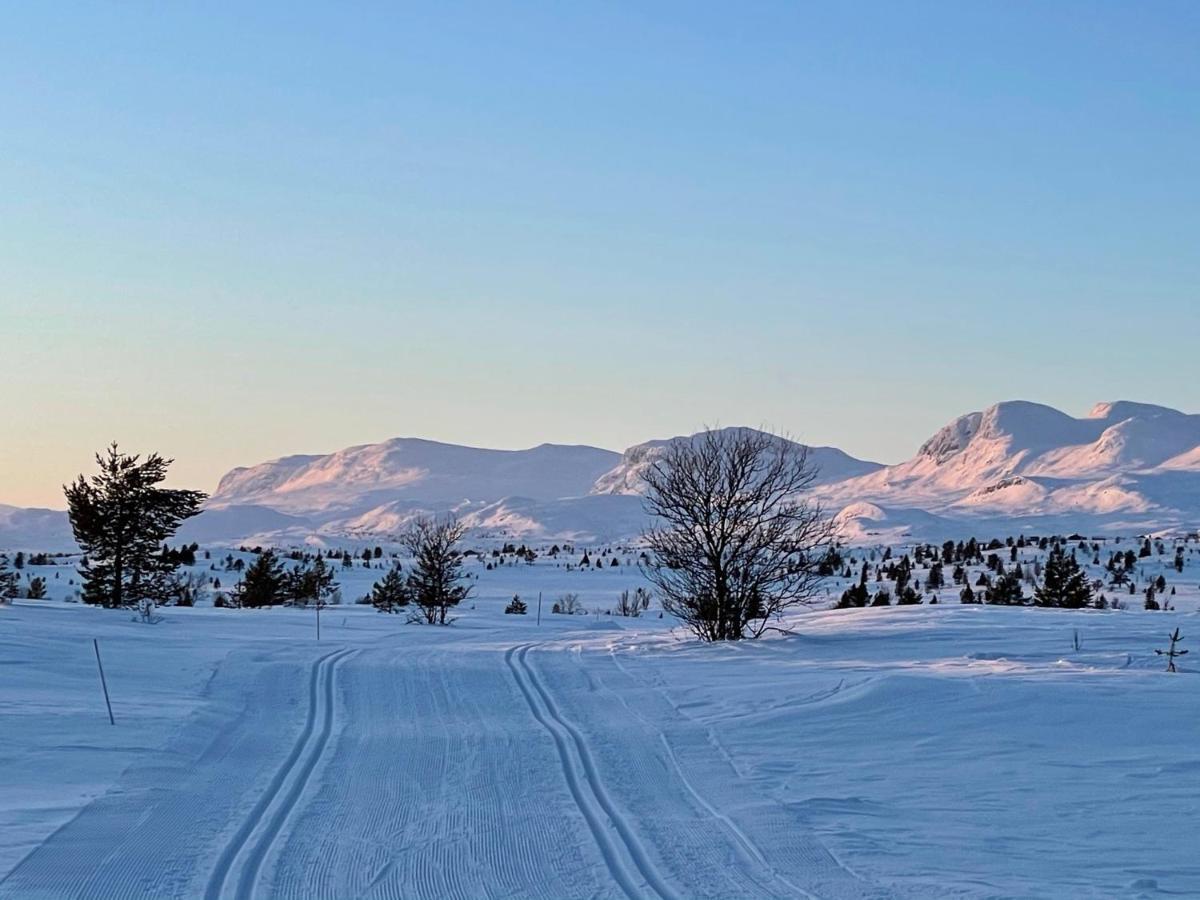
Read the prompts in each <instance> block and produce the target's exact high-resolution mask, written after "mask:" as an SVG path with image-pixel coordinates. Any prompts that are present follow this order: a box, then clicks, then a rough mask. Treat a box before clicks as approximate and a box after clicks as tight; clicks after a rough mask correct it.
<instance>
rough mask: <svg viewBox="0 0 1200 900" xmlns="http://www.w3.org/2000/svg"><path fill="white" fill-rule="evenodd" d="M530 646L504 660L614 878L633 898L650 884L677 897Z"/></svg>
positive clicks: (643, 893)
mask: <svg viewBox="0 0 1200 900" xmlns="http://www.w3.org/2000/svg"><path fill="white" fill-rule="evenodd" d="M530 646H532V645H529V644H526V645H523V646H518V647H513V648H512V649H510V650H509V651H508V652H507V653H506V654H505V656H504V659H505V661H506V662H507V663H508V665H509V668H511V669H512V671H513V675H514V677H515V678H516V680H517V685H518V687H520V689H521V693H522V694H523V695H524V696H525V701H526V702H527V703H528V704H529V709H530V711H531V712H532V713H533V717H534V718H535V719H537V721H538V722H539V723H540V724H541V725H542V727H543V728H545V729H546V730H547V731H548V732H550V736H551V737H552V738H553V739H554V743H555V745H556V747H557V748H558V756H559V760H560V761H561V763H562V768H563V774H564V775H565V776H566V780H567V787H568V788H569V789H570V791H571V796H572V797H573V798H574V799H575V803H576V804H577V805H578V807H579V811H580V812H581V813H582V814H583V817H584V820H585V821H586V822H587V824H588V828H589V829H590V830H591V832H592V836H593V837H594V838H595V840H596V844H597V846H598V847H599V849H600V854H601V856H603V857H604V862H605V864H606V865H607V866H608V869H609V871H610V872H611V873H612V876H613V879H614V880H615V881H616V882H617V884H618V885H620V887H621V890H622V891H624V892H625V894H626V896H628V897H630V898H631V900H637V898H641V897H645V896H646V888H647V887H648V888H649V889H650V890H651V891H653V892H654V893H655V894H657V895H658V896H659V897H661V898H663V900H674V898H675V897H676V893H675V891H674V890H672V889H671V887H670V886H669V885H668V884H667V882H666V880H665V879H664V878H663V877H662V875H661V874H660V873H659V872H658V870H657V869H656V868H655V866H654V863H653V861H652V860H651V859H650V857H649V855H648V854H647V852H646V849H645V848H644V847H643V846H642V844H641V841H639V840H638V838H637V835H635V834H634V832H633V829H632V828H631V827H630V826H629V823H628V822H626V821H625V819H624V818H623V817H622V816H621V814H620V813H619V812H618V811H617V810H616V808H615V807H614V806H613V803H612V801H611V800H610V799H609V797H608V793H607V792H606V791H605V789H604V783H603V779H602V778H601V777H600V773H599V771H598V770H597V768H596V764H595V761H594V760H593V759H592V755H591V752H590V751H589V750H588V746H587V741H586V739H585V738H584V736H583V735H582V734H581V733H580V732H579V730H578V729H577V728H575V726H574V725H572V724H571V723H570V722H568V721H567V720H566V719H564V718H563V717H562V715H561V714H560V713H559V711H558V708H557V707H556V706H555V704H554V701H553V700H552V699H550V694H549V693H548V692H547V691H546V689H545V687H543V685H542V683H541V681H540V680H539V679H538V676H537V674H536V672H535V671H534V669H533V667H532V666H530V665H529V662H528V661H527V660H526V658H525V657H526V655H527V654H528V653H529V649H530ZM580 770H582V773H583V778H582V779H580V777H579V772H580ZM605 818H607V820H608V823H611V826H612V830H614V831H616V833H617V836H618V838H619V842H618V841H614V840H613V839H612V837H611V835H610V833H609V828H608V827H607V825H606V822H605ZM622 850H623V851H624V852H623V853H622ZM624 857H628V859H629V861H630V862H631V863H632V865H633V867H634V868H635V869H636V870H637V872H638V874H639V875H640V876H641V880H642V882H643V883H642V884H639V883H638V881H637V879H636V878H635V877H634V876H633V874H632V873H631V872H630V870H629V867H628V866H627V865H626V863H625V859H624Z"/></svg>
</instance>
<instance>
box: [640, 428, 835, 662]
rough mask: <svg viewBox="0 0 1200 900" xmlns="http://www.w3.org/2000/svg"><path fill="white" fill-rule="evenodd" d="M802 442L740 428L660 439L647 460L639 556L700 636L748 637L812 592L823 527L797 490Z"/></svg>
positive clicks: (828, 537)
mask: <svg viewBox="0 0 1200 900" xmlns="http://www.w3.org/2000/svg"><path fill="white" fill-rule="evenodd" d="M816 475H817V472H816V470H815V468H814V467H813V466H812V465H811V464H810V462H809V459H808V452H807V449H806V448H804V447H803V446H801V445H798V444H794V443H792V442H791V441H789V440H786V439H785V438H783V437H780V436H778V435H774V434H768V433H765V432H762V431H754V430H751V429H744V428H736V429H735V428H728V429H709V430H706V431H703V432H701V433H700V434H698V435H696V436H694V437H693V438H691V439H689V440H681V441H675V442H673V443H671V444H668V445H667V446H666V448H665V449H664V450H663V452H662V454H661V455H660V456H658V457H657V458H656V459H655V460H654V461H653V462H652V463H651V464H650V466H649V467H648V469H647V471H646V473H645V475H644V476H643V477H644V480H645V485H646V494H645V506H646V511H647V512H648V513H649V514H650V515H651V516H652V517H653V524H652V525H651V526H650V527H649V528H648V529H647V530H646V531H645V532H644V533H643V538H644V539H645V542H646V544H647V545H648V549H649V552H648V553H647V554H646V555H645V557H644V559H643V561H642V570H643V572H644V573H645V575H646V577H647V578H648V579H649V580H650V581H651V583H653V584H654V586H655V587H656V588H657V589H658V592H659V596H660V599H661V603H662V607H663V609H664V610H666V611H667V612H669V613H671V614H673V615H675V616H676V617H678V618H679V619H680V620H681V621H682V622H683V623H684V624H685V625H686V626H687V627H688V628H689V629H691V631H692V632H693V633H695V635H696V636H697V637H699V638H700V639H701V640H705V641H732V640H740V639H741V638H746V637H750V638H756V637H759V636H761V635H762V634H763V632H764V631H766V630H768V628H772V627H775V626H774V625H773V623H774V622H775V621H777V620H778V618H779V617H780V615H781V614H782V613H783V612H784V611H785V610H787V609H789V608H791V607H794V606H797V605H800V604H804V603H807V602H809V601H810V600H812V599H813V598H815V597H816V595H817V590H818V588H819V585H820V582H821V577H820V575H819V574H818V565H819V563H820V561H821V558H822V557H823V556H824V555H825V554H826V552H828V550H829V547H830V545H831V543H832V540H833V533H834V532H833V525H832V523H831V522H830V521H829V520H828V519H827V518H825V516H824V515H823V514H822V512H821V508H820V506H819V505H818V504H817V503H815V502H812V501H810V500H807V499H805V497H804V495H805V494H806V493H807V491H808V489H809V488H810V487H811V486H812V483H813V480H814V479H815V478H816Z"/></svg>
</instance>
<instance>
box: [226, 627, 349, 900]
mask: <svg viewBox="0 0 1200 900" xmlns="http://www.w3.org/2000/svg"><path fill="white" fill-rule="evenodd" d="M354 652H355V651H352V650H336V651H334V652H333V653H328V654H326V655H325V656H322V657H321V658H320V659H318V660H317V661H316V662H315V663H314V664H313V667H312V674H311V677H310V680H309V706H308V718H307V720H306V722H305V725H304V730H303V731H302V732H301V734H300V737H299V738H298V739H297V740H296V743H295V745H294V746H293V747H292V752H291V753H289V754H288V757H287V759H286V760H284V763H283V765H282V766H280V768H279V770H278V771H277V772H276V773H275V775H274V777H273V778H272V779H271V781H270V783H269V784H268V785H267V788H266V790H265V791H264V792H263V795H262V796H261V797H260V798H259V799H258V802H257V803H255V805H254V807H253V808H252V809H251V811H250V814H249V816H248V817H247V818H246V819H245V821H244V822H243V823H242V825H241V826H240V827H239V828H238V830H237V831H236V832H235V833H234V835H233V838H232V839H231V840H230V841H229V843H227V844H226V845H225V849H224V850H222V851H221V855H220V857H218V859H217V864H216V866H215V867H214V869H213V871H212V874H211V875H210V876H209V881H208V887H207V889H206V890H205V892H204V897H205V900H220V898H222V897H225V896H228V894H227V893H226V886H227V883H228V882H229V880H230V876H231V875H232V874H233V873H234V871H235V869H237V868H238V863H239V859H240V858H241V857H242V856H243V854H244V851H246V848H247V847H249V853H248V855H246V856H245V859H244V860H243V861H242V862H241V871H240V873H239V876H238V879H237V886H236V891H235V894H234V895H235V896H237V897H251V896H253V894H254V883H255V881H256V880H257V878H258V874H259V872H260V871H261V869H262V865H263V862H264V861H265V859H266V857H267V856H268V855H269V854H270V852H271V849H272V847H273V846H274V844H275V842H276V840H277V839H278V837H279V833H280V831H281V830H282V828H283V825H284V823H285V822H286V821H287V819H288V817H289V816H290V814H291V813H292V811H293V810H294V809H295V807H296V804H297V803H298V801H299V799H300V797H301V796H302V795H303V793H304V788H305V786H306V785H307V783H308V781H309V778H310V777H311V776H312V773H313V770H314V769H315V768H316V766H317V763H318V761H319V760H320V758H321V755H322V753H323V751H324V749H325V745H326V744H327V743H328V742H329V735H330V733H331V731H332V729H333V704H334V696H333V685H334V674H335V670H336V669H337V667H338V666H339V665H340V664H341V662H342V661H343V660H345V659H346V657H348V656H350V655H352V654H353V653H354ZM322 699H323V702H322ZM318 719H320V720H321V722H322V724H321V730H320V732H319V734H317V736H316V738H315V739H314V738H313V732H314V731H316V730H317V721H318ZM306 751H307V755H306ZM302 758H303V762H301V759H302ZM298 765H299V768H297V766H298ZM289 781H290V782H291V783H290V785H289V784H288V782H289ZM285 788H286V790H285ZM281 791H284V793H283V797H282V801H281V803H280V804H279V805H276V801H277V800H279V799H280V792H281ZM272 806H275V807H276V808H275V810H274V812H273V813H272V814H271V815H269V816H268V813H269V812H270V811H271V807H272ZM264 820H265V821H266V823H267V824H266V827H265V830H264V831H263V833H262V834H261V835H259V836H258V838H257V839H254V834H255V832H256V831H258V830H259V827H260V825H262V823H263V822H264Z"/></svg>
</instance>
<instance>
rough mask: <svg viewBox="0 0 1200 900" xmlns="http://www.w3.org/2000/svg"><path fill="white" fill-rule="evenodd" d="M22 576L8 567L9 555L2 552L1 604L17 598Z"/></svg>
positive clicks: (0, 574) (0, 573) (0, 567)
mask: <svg viewBox="0 0 1200 900" xmlns="http://www.w3.org/2000/svg"><path fill="white" fill-rule="evenodd" d="M18 578H20V576H19V575H18V574H17V573H16V572H15V571H14V570H12V569H10V568H9V567H8V557H7V556H5V555H4V554H3V553H0V606H2V605H3V604H5V603H9V602H11V601H12V600H14V599H16V596H17V579H18Z"/></svg>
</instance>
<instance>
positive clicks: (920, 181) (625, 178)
mask: <svg viewBox="0 0 1200 900" xmlns="http://www.w3.org/2000/svg"><path fill="white" fill-rule="evenodd" d="M250 6H252V5H251V4H203V5H202V4H157V5H155V4H148V3H146V4H136V3H135V4H94V5H88V4H69V5H65V6H61V7H58V8H57V9H51V8H49V7H50V5H49V4H32V5H28V8H26V9H23V10H18V9H14V8H9V9H6V10H5V11H4V12H3V13H0V79H2V83H3V85H4V88H3V90H0V385H2V386H3V391H4V395H5V401H4V409H5V414H4V421H5V423H6V427H5V428H4V430H3V440H0V502H9V503H19V504H46V505H53V506H61V505H62V504H61V498H60V494H59V486H60V485H61V483H62V482H64V481H66V480H68V479H69V478H71V477H72V476H73V475H74V474H75V473H77V472H78V471H80V470H81V469H83V468H85V467H87V465H88V463H89V460H90V456H91V453H92V452H93V451H94V450H96V449H98V448H99V447H100V446H102V445H103V444H105V443H107V442H108V441H110V440H112V439H118V440H120V441H121V442H122V443H123V444H124V445H126V446H127V447H128V448H130V449H140V450H149V449H158V450H160V451H162V452H164V453H167V454H169V455H173V456H175V457H176V458H177V459H178V463H177V465H176V470H175V471H176V477H175V479H174V480H175V481H176V482H178V483H187V484H190V485H192V486H195V487H200V488H205V489H211V487H213V486H214V485H215V482H216V479H217V477H218V476H219V475H220V474H221V473H222V472H224V471H225V470H227V469H228V468H230V467H232V466H234V465H239V464H249V463H254V462H258V461H261V460H263V459H265V458H269V457H273V456H278V455H283V454H286V453H293V452H315V451H327V450H332V449H336V448H338V447H341V446H345V445H349V444H353V443H363V442H367V441H373V440H379V439H383V438H386V437H391V436H397V435H409V436H421V437H430V438H435V439H442V440H448V441H454V442H461V443H470V444H476V445H483V446H500V447H520V446H529V445H532V444H536V443H540V442H542V441H555V442H568V443H591V444H597V445H601V446H607V447H612V448H614V449H621V448H623V447H624V446H626V445H628V444H630V443H634V442H638V441H641V440H645V439H649V438H652V437H661V436H667V435H670V434H675V433H682V432H689V431H693V430H695V429H696V428H697V427H699V426H700V425H702V424H704V423H716V422H720V423H722V424H735V423H747V424H755V425H759V424H765V425H769V426H772V427H775V428H779V429H783V430H786V431H789V432H790V433H792V434H793V435H794V436H796V437H798V438H799V439H802V440H807V441H809V442H812V443H822V444H834V445H838V446H841V447H843V448H844V449H846V450H847V451H849V452H851V453H854V454H855V455H858V456H863V457H868V458H874V459H879V460H882V461H885V462H891V461H898V460H899V459H902V458H905V457H907V456H909V455H910V454H911V453H912V452H913V451H914V450H915V448H916V446H917V445H918V444H919V443H920V442H921V441H922V440H923V439H924V438H925V437H927V436H928V434H929V433H931V432H932V431H933V430H935V429H936V428H937V427H939V426H940V425H941V424H943V423H944V422H945V421H946V420H948V419H949V418H951V417H952V416H954V415H957V414H959V413H962V412H966V411H968V410H971V409H978V408H982V407H983V406H986V405H988V404H990V403H992V402H995V401H997V400H1001V399H1010V398H1017V397H1020V398H1024V399H1033V400H1040V401H1043V402H1048V403H1052V404H1054V405H1057V406H1059V407H1061V408H1064V409H1066V410H1067V411H1070V412H1073V413H1076V414H1080V413H1082V412H1083V411H1085V410H1086V409H1087V408H1088V407H1089V406H1090V405H1091V404H1092V403H1093V402H1095V401H1097V400H1102V399H1115V398H1118V397H1120V398H1133V399H1141V400H1146V401H1151V402H1160V403H1164V404H1167V405H1174V406H1177V407H1180V408H1184V409H1187V410H1188V411H1197V410H1198V409H1200V402H1198V396H1197V394H1198V388H1197V375H1198V374H1200V366H1198V365H1197V363H1196V357H1197V351H1198V348H1197V339H1198V338H1200V327H1198V326H1197V312H1196V310H1197V306H1198V305H1200V304H1198V297H1197V286H1198V285H1200V241H1198V240H1197V235H1198V234H1200V174H1198V173H1200V167H1198V166H1197V161H1198V160H1200V115H1198V114H1200V53H1198V50H1200V6H1197V5H1196V4H1193V3H1167V2H1159V3H1146V4H1126V3H1108V2H1089V3H1074V2H1056V3H1043V4H1034V3H1011V2H1005V3H957V2H955V3H951V2H945V3H920V2H917V3H904V4H895V3H856V4H796V3H778V4H775V3H754V4H712V5H706V4H697V3H679V4H670V3H659V4H642V3H636V4H635V3H605V4H589V3H578V4H535V3H523V4H513V5H511V6H505V5H501V4H478V5H476V4H456V3H438V4H429V5H427V6H424V7H417V6H411V7H407V8H401V5H400V4H378V5H371V4H354V5H353V8H351V5H348V4H328V5H312V4H305V3H297V2H293V3H287V4H282V3H280V4H270V3H263V4H253V9H250V8H249V7H250Z"/></svg>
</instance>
